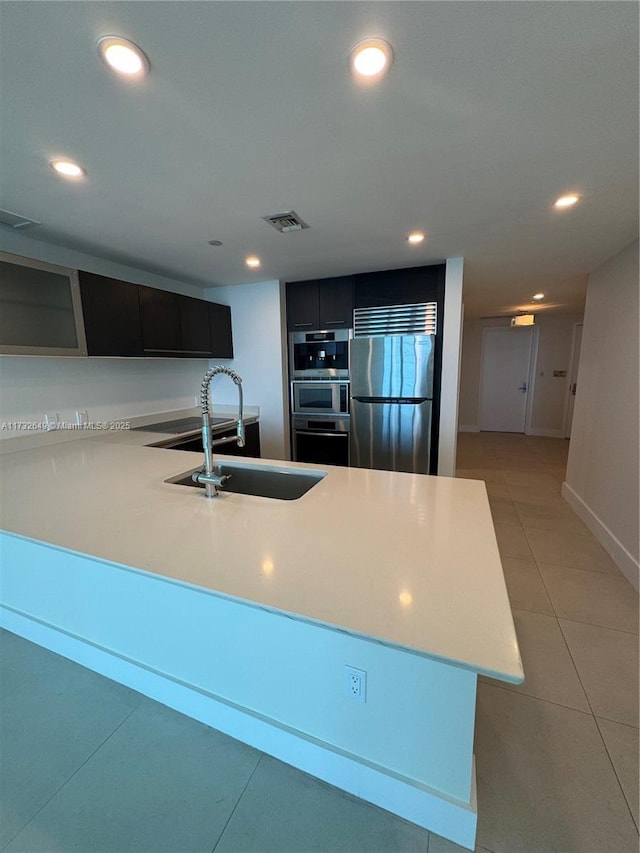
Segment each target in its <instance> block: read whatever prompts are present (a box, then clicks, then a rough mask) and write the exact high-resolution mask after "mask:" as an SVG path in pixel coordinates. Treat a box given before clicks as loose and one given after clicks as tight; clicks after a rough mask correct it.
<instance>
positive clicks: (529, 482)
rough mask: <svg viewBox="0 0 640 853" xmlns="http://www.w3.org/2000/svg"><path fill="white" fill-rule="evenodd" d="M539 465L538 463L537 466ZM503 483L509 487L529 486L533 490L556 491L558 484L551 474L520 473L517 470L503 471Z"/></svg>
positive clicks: (536, 472)
mask: <svg viewBox="0 0 640 853" xmlns="http://www.w3.org/2000/svg"><path fill="white" fill-rule="evenodd" d="M539 464H540V463H538V465H539ZM502 473H503V475H504V479H505V482H507V483H508V484H509V485H510V486H529V487H531V488H534V489H554V490H555V489H557V488H558V483H557V480H556V479H555V477H552V476H551V474H548V473H546V472H541V471H539V470H538V471H521V470H520V469H519V468H516V469H513V468H507V469H505V470H503V472H502Z"/></svg>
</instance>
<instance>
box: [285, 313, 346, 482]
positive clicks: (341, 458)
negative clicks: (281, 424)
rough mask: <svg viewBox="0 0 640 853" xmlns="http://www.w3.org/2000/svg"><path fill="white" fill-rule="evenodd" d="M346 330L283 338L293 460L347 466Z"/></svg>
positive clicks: (300, 334) (304, 333)
mask: <svg viewBox="0 0 640 853" xmlns="http://www.w3.org/2000/svg"><path fill="white" fill-rule="evenodd" d="M350 337H351V332H350V330H349V329H336V330H333V331H322V330H320V331H316V332H292V333H291V334H290V336H289V367H290V377H291V432H292V446H293V459H294V461H296V462H312V463H317V464H320V465H348V464H349V427H350V417H349V396H350V395H349V338H350Z"/></svg>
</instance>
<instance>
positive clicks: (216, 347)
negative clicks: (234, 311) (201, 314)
mask: <svg viewBox="0 0 640 853" xmlns="http://www.w3.org/2000/svg"><path fill="white" fill-rule="evenodd" d="M209 326H210V329H211V357H212V358H233V335H232V332H231V308H230V307H229V306H228V305H218V303H217V302H210V303H209Z"/></svg>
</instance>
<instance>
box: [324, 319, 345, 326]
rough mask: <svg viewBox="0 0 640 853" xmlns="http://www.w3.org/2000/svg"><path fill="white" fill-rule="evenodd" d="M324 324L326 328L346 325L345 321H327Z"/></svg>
mask: <svg viewBox="0 0 640 853" xmlns="http://www.w3.org/2000/svg"><path fill="white" fill-rule="evenodd" d="M324 323H325V326H340V325H344V323H345V321H344V320H325V321H324Z"/></svg>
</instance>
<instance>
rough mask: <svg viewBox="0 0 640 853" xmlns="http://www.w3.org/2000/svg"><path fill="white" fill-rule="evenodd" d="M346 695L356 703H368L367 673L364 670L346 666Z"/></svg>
mask: <svg viewBox="0 0 640 853" xmlns="http://www.w3.org/2000/svg"><path fill="white" fill-rule="evenodd" d="M344 693H345V696H348V697H349V699H353V700H354V702H366V701H367V673H366V672H365V671H364V670H363V669H356V668H355V667H354V666H345V668H344Z"/></svg>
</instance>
